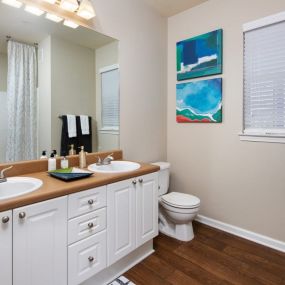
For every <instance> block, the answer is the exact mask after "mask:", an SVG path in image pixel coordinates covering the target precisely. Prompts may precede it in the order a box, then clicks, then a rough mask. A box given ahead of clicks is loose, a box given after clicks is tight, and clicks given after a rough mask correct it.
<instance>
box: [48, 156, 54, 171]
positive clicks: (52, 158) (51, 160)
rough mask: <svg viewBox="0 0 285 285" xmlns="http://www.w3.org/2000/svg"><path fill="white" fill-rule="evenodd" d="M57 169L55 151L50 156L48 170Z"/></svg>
mask: <svg viewBox="0 0 285 285" xmlns="http://www.w3.org/2000/svg"><path fill="white" fill-rule="evenodd" d="M53 170H56V159H55V157H54V153H53V152H52V153H51V155H50V158H49V159H48V171H53Z"/></svg>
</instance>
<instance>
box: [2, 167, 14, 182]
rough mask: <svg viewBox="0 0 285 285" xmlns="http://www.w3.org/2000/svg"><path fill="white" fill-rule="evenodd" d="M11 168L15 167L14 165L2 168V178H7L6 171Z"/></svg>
mask: <svg viewBox="0 0 285 285" xmlns="http://www.w3.org/2000/svg"><path fill="white" fill-rule="evenodd" d="M11 168H13V165H11V166H9V167H6V168H4V169H2V170H1V172H0V179H3V178H5V176H4V173H5V172H6V171H7V170H10V169H11Z"/></svg>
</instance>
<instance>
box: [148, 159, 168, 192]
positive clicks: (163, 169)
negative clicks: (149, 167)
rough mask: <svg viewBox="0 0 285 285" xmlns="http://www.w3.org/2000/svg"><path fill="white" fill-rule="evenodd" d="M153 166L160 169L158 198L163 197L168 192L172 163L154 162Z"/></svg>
mask: <svg viewBox="0 0 285 285" xmlns="http://www.w3.org/2000/svg"><path fill="white" fill-rule="evenodd" d="M152 164H154V165H157V166H159V167H160V171H159V172H158V185H159V190H158V196H161V195H164V194H166V193H167V192H168V188H169V173H170V172H169V171H170V163H169V162H154V163H152Z"/></svg>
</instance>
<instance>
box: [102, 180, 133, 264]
mask: <svg viewBox="0 0 285 285" xmlns="http://www.w3.org/2000/svg"><path fill="white" fill-rule="evenodd" d="M135 198H136V196H135V188H134V186H133V184H132V180H131V179H128V180H125V181H121V182H117V183H113V184H110V185H108V186H107V201H108V205H107V229H108V230H107V241H108V243H107V252H108V266H109V265H111V264H113V263H114V262H116V261H117V260H119V259H121V258H122V257H124V256H125V255H127V254H128V253H130V252H131V251H132V250H134V249H135V230H136V229H135V222H136V221H135V215H136V211H135V206H136V205H135V203H136V202H135Z"/></svg>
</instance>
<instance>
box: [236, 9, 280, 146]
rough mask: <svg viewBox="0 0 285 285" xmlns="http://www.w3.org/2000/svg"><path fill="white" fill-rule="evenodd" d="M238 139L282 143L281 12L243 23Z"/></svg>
mask: <svg viewBox="0 0 285 285" xmlns="http://www.w3.org/2000/svg"><path fill="white" fill-rule="evenodd" d="M243 28H244V88H243V89H244V109H243V110H244V114H243V115H244V130H243V133H242V134H241V140H250V141H268V142H284V143H285V13H280V14H277V15H273V16H270V17H266V18H263V19H260V20H257V21H254V22H250V23H248V24H245V25H244V27H243Z"/></svg>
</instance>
